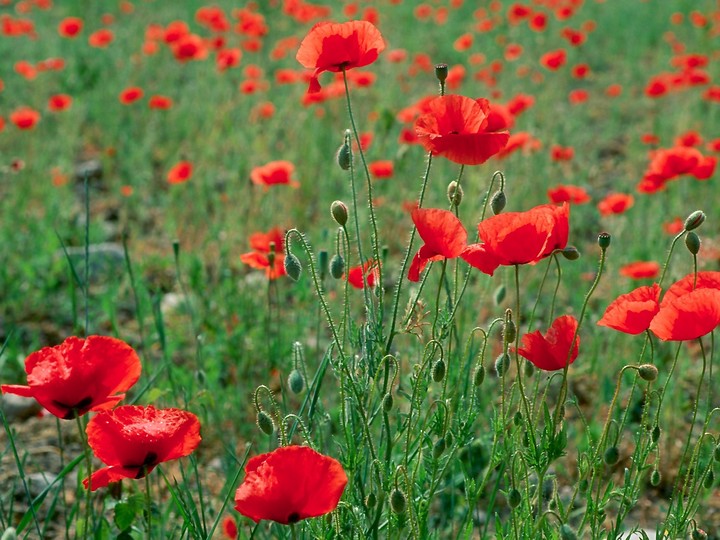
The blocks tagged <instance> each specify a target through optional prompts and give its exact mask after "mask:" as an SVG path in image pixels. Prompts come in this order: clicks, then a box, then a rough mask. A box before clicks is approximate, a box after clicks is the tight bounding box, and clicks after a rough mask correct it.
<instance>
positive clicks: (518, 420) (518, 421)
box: [513, 411, 523, 426]
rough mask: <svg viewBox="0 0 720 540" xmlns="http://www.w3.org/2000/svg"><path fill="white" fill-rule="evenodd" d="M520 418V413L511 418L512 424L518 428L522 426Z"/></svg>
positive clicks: (517, 412)
mask: <svg viewBox="0 0 720 540" xmlns="http://www.w3.org/2000/svg"><path fill="white" fill-rule="evenodd" d="M522 418H523V416H522V413H521V412H520V411H516V412H515V415H514V416H513V424H515V425H516V426H519V425H520V424H522Z"/></svg>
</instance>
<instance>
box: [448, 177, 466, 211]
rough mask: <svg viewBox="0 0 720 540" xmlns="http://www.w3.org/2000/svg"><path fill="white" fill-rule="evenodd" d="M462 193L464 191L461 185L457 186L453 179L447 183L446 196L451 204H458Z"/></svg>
mask: <svg viewBox="0 0 720 540" xmlns="http://www.w3.org/2000/svg"><path fill="white" fill-rule="evenodd" d="M463 194H464V192H463V188H462V186H459V185H458V183H457V182H456V181H455V180H453V181H452V182H450V183H449V184H448V187H447V198H448V200H449V201H450V204H451V205H453V206H460V203H461V202H462V199H463Z"/></svg>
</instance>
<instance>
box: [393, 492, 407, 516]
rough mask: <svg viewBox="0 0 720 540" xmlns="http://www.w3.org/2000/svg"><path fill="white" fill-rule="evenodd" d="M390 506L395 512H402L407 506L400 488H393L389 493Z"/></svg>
mask: <svg viewBox="0 0 720 540" xmlns="http://www.w3.org/2000/svg"><path fill="white" fill-rule="evenodd" d="M390 508H391V509H392V511H393V512H395V513H396V514H403V513H404V512H405V509H406V508H407V498H406V497H405V494H404V493H403V492H402V491H401V490H400V488H395V489H393V490H392V493H390Z"/></svg>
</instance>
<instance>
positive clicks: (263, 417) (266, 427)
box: [256, 411, 275, 435]
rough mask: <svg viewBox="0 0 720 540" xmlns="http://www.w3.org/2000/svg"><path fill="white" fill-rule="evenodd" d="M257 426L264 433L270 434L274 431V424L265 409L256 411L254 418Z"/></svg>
mask: <svg viewBox="0 0 720 540" xmlns="http://www.w3.org/2000/svg"><path fill="white" fill-rule="evenodd" d="M256 422H257V426H258V427H259V428H260V431H262V432H263V433H264V434H265V435H272V434H273V431H275V424H274V423H273V421H272V418H270V415H269V414H268V413H266V412H265V411H258V413H257V418H256Z"/></svg>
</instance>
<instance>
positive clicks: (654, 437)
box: [650, 425, 660, 443]
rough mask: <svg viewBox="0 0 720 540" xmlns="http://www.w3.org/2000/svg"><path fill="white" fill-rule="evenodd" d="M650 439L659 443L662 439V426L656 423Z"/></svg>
mask: <svg viewBox="0 0 720 540" xmlns="http://www.w3.org/2000/svg"><path fill="white" fill-rule="evenodd" d="M650 440H652V442H653V443H657V442H658V441H659V440H660V426H658V425H656V426H655V427H654V428H653V430H652V432H651V433H650Z"/></svg>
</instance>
